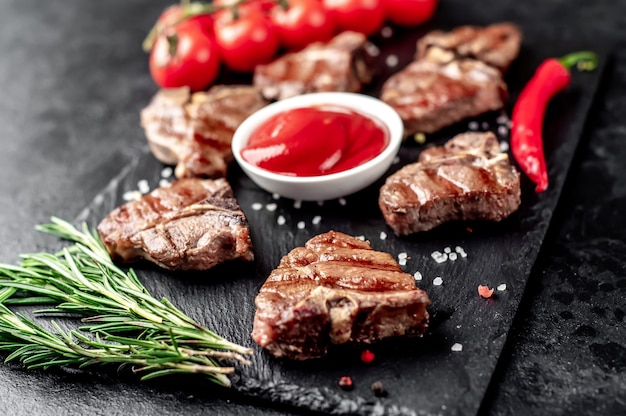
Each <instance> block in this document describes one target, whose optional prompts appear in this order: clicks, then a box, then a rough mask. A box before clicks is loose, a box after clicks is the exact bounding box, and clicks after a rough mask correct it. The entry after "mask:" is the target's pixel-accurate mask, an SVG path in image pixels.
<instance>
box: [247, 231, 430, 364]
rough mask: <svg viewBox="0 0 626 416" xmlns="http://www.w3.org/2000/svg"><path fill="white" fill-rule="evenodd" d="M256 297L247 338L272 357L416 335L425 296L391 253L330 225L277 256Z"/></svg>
mask: <svg viewBox="0 0 626 416" xmlns="http://www.w3.org/2000/svg"><path fill="white" fill-rule="evenodd" d="M255 304H256V307H257V310H256V314H255V316H254V327H253V330H252V338H253V339H254V340H255V341H256V342H257V343H258V344H259V345H260V346H261V347H264V348H266V349H267V350H268V351H269V352H270V353H272V354H273V355H274V356H276V357H287V358H291V359H296V360H305V359H309V358H318V357H322V356H324V355H325V354H326V352H327V349H328V347H329V346H330V345H331V344H344V343H348V342H358V343H373V342H375V341H378V340H381V339H383V338H387V337H392V336H402V335H407V336H409V335H413V336H419V335H422V334H423V333H424V331H425V330H426V328H427V326H428V312H427V310H426V307H427V306H428V305H429V304H430V299H429V298H428V295H427V294H426V292H424V291H422V290H420V289H418V288H417V287H415V280H414V278H413V276H411V275H410V274H407V273H404V272H403V271H402V269H401V268H400V266H399V265H398V263H397V262H396V261H395V259H394V258H393V257H392V256H391V255H390V254H388V253H383V252H379V251H374V250H373V249H372V248H371V247H370V245H369V243H368V242H365V241H362V240H359V239H357V238H354V237H351V236H348V235H346V234H342V233H339V232H335V231H330V232H327V233H325V234H320V235H318V236H316V237H313V238H312V239H310V240H309V241H308V242H307V243H306V244H305V245H304V247H297V248H295V249H293V250H292V251H291V252H290V253H289V254H287V255H286V256H284V257H283V258H282V260H281V262H280V264H279V265H278V267H277V268H276V269H275V270H273V271H272V273H271V274H270V276H269V277H268V278H267V281H266V282H265V283H264V284H263V286H262V287H261V289H260V291H259V294H258V296H257V297H256V300H255Z"/></svg>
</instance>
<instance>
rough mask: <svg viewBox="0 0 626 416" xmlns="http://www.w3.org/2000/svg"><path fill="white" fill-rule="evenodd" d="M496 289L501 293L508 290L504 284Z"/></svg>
mask: <svg viewBox="0 0 626 416" xmlns="http://www.w3.org/2000/svg"><path fill="white" fill-rule="evenodd" d="M496 289H498V291H499V292H504V291H505V290H506V284H505V283H502V284H501V285H499V286H498V287H497V288H496Z"/></svg>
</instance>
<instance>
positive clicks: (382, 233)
mask: <svg viewBox="0 0 626 416" xmlns="http://www.w3.org/2000/svg"><path fill="white" fill-rule="evenodd" d="M380 239H381V240H386V239H387V233H386V232H384V231H381V232H380Z"/></svg>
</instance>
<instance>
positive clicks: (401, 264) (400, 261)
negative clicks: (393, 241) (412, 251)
mask: <svg viewBox="0 0 626 416" xmlns="http://www.w3.org/2000/svg"><path fill="white" fill-rule="evenodd" d="M398 264H399V265H400V266H406V258H403V259H398Z"/></svg>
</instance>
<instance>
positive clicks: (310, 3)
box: [270, 0, 336, 49]
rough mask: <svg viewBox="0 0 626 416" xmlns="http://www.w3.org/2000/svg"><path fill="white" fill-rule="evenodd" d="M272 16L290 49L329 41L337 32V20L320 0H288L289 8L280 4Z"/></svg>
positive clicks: (282, 38)
mask: <svg viewBox="0 0 626 416" xmlns="http://www.w3.org/2000/svg"><path fill="white" fill-rule="evenodd" d="M270 16H271V21H272V23H273V24H274V26H276V29H277V30H278V34H279V36H280V41H281V44H282V45H283V46H284V47H286V48H288V49H297V48H301V47H303V46H306V45H308V44H310V43H313V42H318V41H327V40H329V39H330V38H331V37H332V36H333V34H334V33H335V28H336V26H335V22H334V20H333V19H332V16H331V15H330V14H329V13H328V12H327V11H326V9H324V6H323V5H322V3H320V1H319V0H287V8H285V7H283V6H282V5H281V4H278V5H276V6H275V7H274V8H273V9H272V11H271V15H270Z"/></svg>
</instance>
